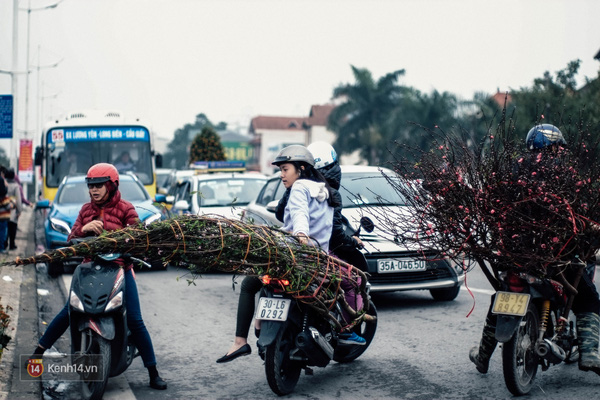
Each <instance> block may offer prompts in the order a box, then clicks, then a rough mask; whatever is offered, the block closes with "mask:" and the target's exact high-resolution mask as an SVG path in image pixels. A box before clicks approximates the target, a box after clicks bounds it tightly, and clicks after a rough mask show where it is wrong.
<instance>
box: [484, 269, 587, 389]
mask: <svg viewBox="0 0 600 400" xmlns="http://www.w3.org/2000/svg"><path fill="white" fill-rule="evenodd" d="M586 268H587V270H586ZM568 269H571V271H574V273H573V274H572V275H573V276H574V277H572V281H571V282H569V281H568V279H567V278H566V277H565V274H564V272H565V271H567V270H568ZM594 271H595V265H594V264H591V266H588V265H587V264H585V263H581V262H571V263H566V264H560V265H555V266H551V267H549V269H548V274H547V275H546V276H545V277H539V276H535V275H533V274H531V273H528V272H520V271H518V270H515V269H512V270H508V271H503V272H501V273H500V274H499V279H498V282H499V288H498V291H497V292H496V294H495V297H494V302H493V303H492V313H494V314H497V323H496V332H495V336H496V339H497V340H498V341H499V342H501V343H503V346H502V369H503V373H504V381H505V383H506V387H507V388H508V390H509V391H510V392H511V393H512V394H513V395H515V396H521V395H525V394H527V393H529V391H530V390H531V387H532V386H533V383H534V380H535V377H536V374H537V371H538V366H541V368H542V370H543V371H546V370H547V369H548V368H549V367H550V365H555V364H560V363H562V362H565V363H570V362H575V361H577V359H578V357H579V352H578V348H577V330H576V322H575V315H574V314H573V312H572V311H571V306H572V302H573V298H574V296H575V294H576V293H577V289H576V288H577V285H578V283H579V280H580V279H581V274H582V273H589V274H593V273H594Z"/></svg>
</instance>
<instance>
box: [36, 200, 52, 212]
mask: <svg viewBox="0 0 600 400" xmlns="http://www.w3.org/2000/svg"><path fill="white" fill-rule="evenodd" d="M46 208H50V200H47V199H46V200H40V201H38V202H37V203H35V209H36V210H43V209H46Z"/></svg>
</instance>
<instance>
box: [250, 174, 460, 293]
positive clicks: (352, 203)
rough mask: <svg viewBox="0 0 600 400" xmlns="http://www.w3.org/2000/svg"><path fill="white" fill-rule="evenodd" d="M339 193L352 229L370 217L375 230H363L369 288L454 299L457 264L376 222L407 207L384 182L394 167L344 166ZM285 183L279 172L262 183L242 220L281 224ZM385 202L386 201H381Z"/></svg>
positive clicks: (458, 280) (457, 283) (456, 289)
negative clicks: (397, 237) (277, 210)
mask: <svg viewBox="0 0 600 400" xmlns="http://www.w3.org/2000/svg"><path fill="white" fill-rule="evenodd" d="M341 168H342V182H341V187H340V194H341V196H342V201H343V209H342V214H343V215H344V216H345V217H346V219H347V220H348V221H349V223H350V225H351V229H352V230H353V231H356V229H357V228H358V227H359V224H360V223H359V221H360V218H361V217H362V216H367V217H369V218H371V219H372V220H373V222H374V224H375V229H374V231H373V232H371V233H366V232H364V230H363V231H362V232H361V239H362V241H363V243H365V249H364V250H363V254H364V255H365V257H366V259H367V263H368V271H366V272H368V273H369V274H370V275H371V276H370V278H369V282H370V283H371V291H372V292H378V291H379V292H385V291H400V290H429V291H430V293H431V295H432V296H433V298H434V299H435V300H440V301H449V300H454V299H455V298H456V296H457V295H458V293H459V291H460V286H461V285H462V283H463V282H464V273H463V270H462V268H461V267H460V266H459V265H456V264H455V263H454V262H452V261H451V260H449V259H447V258H444V257H442V256H440V255H439V254H438V253H437V252H435V251H428V252H426V253H425V255H426V258H427V260H424V259H423V257H420V256H419V255H420V252H419V251H418V249H416V248H414V249H411V248H407V247H406V246H405V245H403V244H401V243H400V242H398V243H396V242H395V241H394V238H386V237H385V236H386V235H385V233H384V232H382V230H381V229H380V228H379V227H378V225H379V226H380V227H381V226H385V224H383V223H378V221H377V216H378V215H379V216H381V215H385V214H386V211H387V212H388V213H389V212H394V213H398V212H401V211H402V207H405V206H406V204H405V201H404V199H403V198H402V197H401V196H400V194H398V193H397V192H396V191H395V190H394V189H393V188H392V187H391V186H390V185H389V183H388V182H387V181H386V178H385V177H384V176H383V175H382V173H381V170H383V171H384V172H385V174H386V175H387V176H394V172H393V171H391V170H389V169H385V168H378V167H372V166H354V165H342V166H341ZM284 192H285V187H284V186H283V185H282V184H281V179H280V178H279V174H276V175H273V176H272V177H271V178H269V180H268V181H267V183H266V184H265V185H264V187H263V188H262V190H261V191H260V193H259V194H258V196H257V197H256V199H254V201H252V202H251V203H250V204H248V206H247V207H246V210H245V211H244V213H243V215H242V221H244V222H249V223H254V224H258V225H268V226H281V225H282V223H281V222H280V221H278V220H277V218H275V207H276V206H277V203H278V201H279V199H281V197H282V196H283V193H284ZM383 201H385V202H386V203H385V204H382V202H383Z"/></svg>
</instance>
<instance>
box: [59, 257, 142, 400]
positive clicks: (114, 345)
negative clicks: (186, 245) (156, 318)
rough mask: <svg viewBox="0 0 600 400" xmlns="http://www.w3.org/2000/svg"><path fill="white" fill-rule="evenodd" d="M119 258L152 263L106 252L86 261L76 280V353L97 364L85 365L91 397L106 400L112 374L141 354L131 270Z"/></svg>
mask: <svg viewBox="0 0 600 400" xmlns="http://www.w3.org/2000/svg"><path fill="white" fill-rule="evenodd" d="M117 259H121V260H122V261H123V262H124V263H125V264H128V263H131V262H132V261H134V262H136V263H141V264H144V265H146V266H147V264H146V263H145V262H144V261H142V260H139V259H136V258H134V257H130V256H128V255H123V254H102V255H97V256H96V257H94V259H93V261H91V262H85V263H82V264H80V265H79V266H78V267H77V268H76V269H75V272H74V273H73V278H72V280H71V289H70V291H69V322H70V329H71V353H72V354H73V355H74V357H76V358H77V359H78V360H79V362H83V363H93V364H94V365H93V366H86V368H81V371H85V372H81V373H80V379H81V384H82V385H81V390H82V394H83V397H84V398H85V399H101V398H102V396H103V394H104V390H105V388H106V383H107V381H108V378H109V377H114V376H117V375H119V374H121V373H123V372H124V371H125V370H126V369H127V368H128V367H129V365H131V362H132V361H133V359H134V357H136V356H137V355H139V353H136V352H135V346H134V345H133V343H132V341H131V339H130V331H129V329H128V327H127V312H126V307H125V298H126V296H125V271H124V270H123V268H122V267H121V266H120V265H119V264H118V263H117V262H115V261H116V260H117ZM75 362H76V361H75V360H74V363H75ZM91 367H93V368H91Z"/></svg>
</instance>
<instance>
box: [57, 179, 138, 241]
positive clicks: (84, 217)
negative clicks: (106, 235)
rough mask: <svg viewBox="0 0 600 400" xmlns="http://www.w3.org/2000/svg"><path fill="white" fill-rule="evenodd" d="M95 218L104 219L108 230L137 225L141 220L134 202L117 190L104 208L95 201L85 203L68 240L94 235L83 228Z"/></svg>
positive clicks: (105, 227)
mask: <svg viewBox="0 0 600 400" xmlns="http://www.w3.org/2000/svg"><path fill="white" fill-rule="evenodd" d="M94 220H101V221H103V227H104V230H106V231H114V230H117V229H122V228H125V227H126V226H129V225H136V224H137V223H139V222H140V219H139V217H138V214H137V211H135V207H134V206H133V204H131V203H130V202H128V201H126V200H122V199H121V192H119V191H118V190H117V191H116V192H115V194H114V195H113V197H112V198H111V199H110V200H109V202H108V203H106V204H105V205H104V207H102V208H100V207H98V206H97V205H96V203H94V202H93V201H90V202H89V203H85V204H84V205H83V207H81V210H80V211H79V215H78V216H77V220H76V221H75V223H74V224H73V227H72V228H71V234H69V238H68V239H67V240H71V239H72V238H78V237H85V236H94V234H93V233H91V232H87V233H84V232H83V231H82V230H81V228H83V227H84V225H85V224H87V223H89V222H91V221H94Z"/></svg>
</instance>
